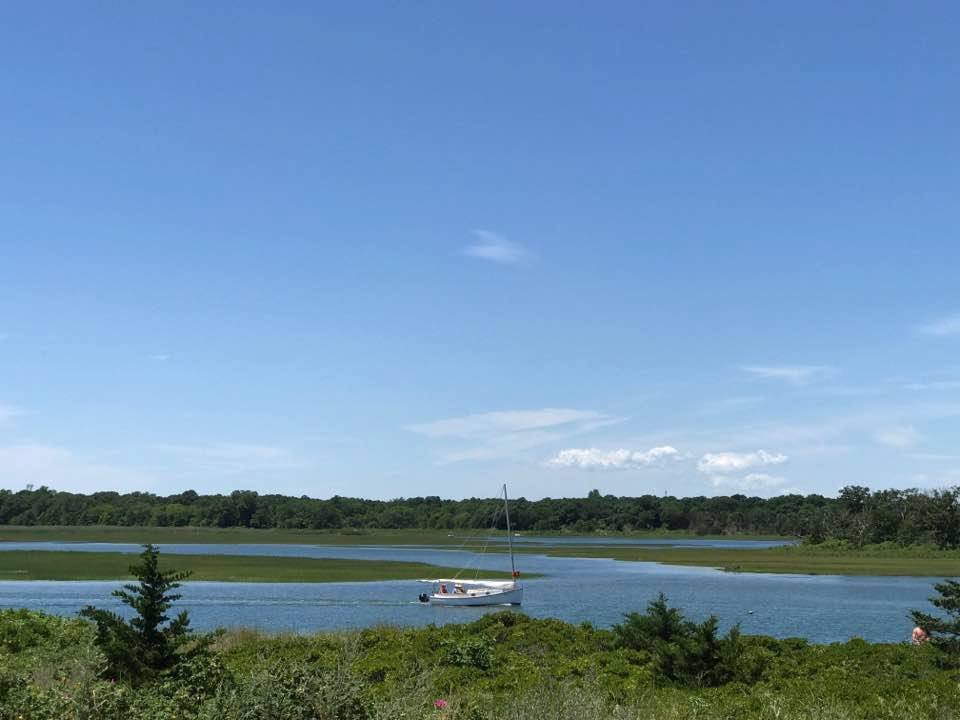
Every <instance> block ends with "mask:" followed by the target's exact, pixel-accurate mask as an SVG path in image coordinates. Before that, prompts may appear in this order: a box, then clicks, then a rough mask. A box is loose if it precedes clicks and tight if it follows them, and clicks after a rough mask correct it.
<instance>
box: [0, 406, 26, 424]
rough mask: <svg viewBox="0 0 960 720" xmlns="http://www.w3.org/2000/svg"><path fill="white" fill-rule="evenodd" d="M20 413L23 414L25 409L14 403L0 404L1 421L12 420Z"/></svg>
mask: <svg viewBox="0 0 960 720" xmlns="http://www.w3.org/2000/svg"><path fill="white" fill-rule="evenodd" d="M19 415H23V411H21V410H20V408H18V407H14V406H13V405H0V422H4V421H6V420H11V419H13V418H15V417H18V416H19Z"/></svg>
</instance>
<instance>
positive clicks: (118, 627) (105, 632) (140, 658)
mask: <svg viewBox="0 0 960 720" xmlns="http://www.w3.org/2000/svg"><path fill="white" fill-rule="evenodd" d="M159 555H160V552H159V550H158V549H157V547H156V546H154V545H144V550H143V552H142V553H141V554H140V562H139V563H138V564H136V565H131V566H130V573H131V574H132V575H133V576H134V577H136V578H137V580H138V581H139V582H137V583H136V584H132V583H131V584H128V585H124V586H123V589H121V590H114V592H113V595H114V596H115V597H117V598H120V601H121V602H123V604H125V605H129V606H130V607H131V608H133V610H134V611H135V612H136V615H135V617H133V618H132V619H131V620H130V621H129V622H128V621H127V620H125V619H124V618H122V617H121V616H120V615H118V614H116V613H112V612H110V611H108V610H102V609H100V608H96V607H93V606H92V605H87V606H86V607H85V608H83V609H82V610H81V611H80V615H82V616H83V617H85V618H87V619H89V620H92V621H93V622H94V623H96V625H97V637H96V642H97V645H98V646H99V647H100V649H101V650H102V651H103V654H104V655H105V656H106V658H107V663H108V667H107V673H109V674H110V675H111V676H114V677H117V678H120V679H125V680H130V681H132V682H138V681H140V680H143V679H146V678H148V677H150V676H152V675H155V674H156V673H159V672H162V671H164V670H168V669H170V668H172V667H173V666H174V665H175V664H176V663H177V660H178V659H179V656H178V655H177V650H178V648H180V647H181V646H182V645H183V644H184V643H185V642H187V641H188V640H190V639H191V633H190V619H189V617H188V616H187V612H186V611H182V612H180V613H179V614H178V615H177V616H176V618H174V619H173V620H172V621H170V618H169V617H168V616H167V611H169V610H170V608H171V607H172V605H173V603H174V602H175V601H177V600H179V599H180V595H179V594H178V593H172V592H171V590H175V589H176V588H178V587H180V582H181V581H182V580H185V579H186V578H187V577H189V575H190V573H189V572H176V571H168V572H162V571H161V570H160V567H159Z"/></svg>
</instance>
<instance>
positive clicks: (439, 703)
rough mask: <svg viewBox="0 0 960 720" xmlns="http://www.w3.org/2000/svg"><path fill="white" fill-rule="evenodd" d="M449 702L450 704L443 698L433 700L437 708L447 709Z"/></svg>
mask: <svg viewBox="0 0 960 720" xmlns="http://www.w3.org/2000/svg"><path fill="white" fill-rule="evenodd" d="M448 704H449V703H447V701H446V700H443V699H440V700H434V701H433V706H434V707H435V708H436V709H437V710H446V709H447V705H448Z"/></svg>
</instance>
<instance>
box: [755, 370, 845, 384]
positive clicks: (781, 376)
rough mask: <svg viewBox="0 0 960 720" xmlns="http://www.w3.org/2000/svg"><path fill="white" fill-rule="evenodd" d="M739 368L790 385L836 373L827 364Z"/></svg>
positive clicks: (816, 379)
mask: <svg viewBox="0 0 960 720" xmlns="http://www.w3.org/2000/svg"><path fill="white" fill-rule="evenodd" d="M740 369H741V370H743V371H744V372H746V373H750V374H751V375H755V376H757V377H762V378H770V379H773V380H784V381H786V382H788V383H790V384H791V385H808V384H809V383H812V382H816V381H818V380H825V379H826V378H828V377H830V376H831V375H834V374H835V373H836V370H835V369H834V368H832V367H829V366H827V365H744V366H742V367H741V368H740Z"/></svg>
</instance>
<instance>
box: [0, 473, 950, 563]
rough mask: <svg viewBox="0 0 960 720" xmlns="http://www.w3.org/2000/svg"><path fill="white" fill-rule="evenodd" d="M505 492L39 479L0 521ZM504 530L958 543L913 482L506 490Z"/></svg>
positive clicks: (394, 516) (356, 508) (493, 515)
mask: <svg viewBox="0 0 960 720" xmlns="http://www.w3.org/2000/svg"><path fill="white" fill-rule="evenodd" d="M502 507H503V504H502V500H500V499H498V498H469V499H465V500H444V499H441V498H440V497H436V496H428V497H412V498H399V499H395V500H365V499H361V498H349V497H341V496H334V497H332V498H329V499H326V500H321V499H317V498H310V497H307V496H305V495H304V496H301V497H290V496H285V495H260V494H258V493H256V492H253V491H250V490H237V491H235V492H232V493H230V494H229V495H199V494H197V493H196V492H194V491H192V490H188V491H186V492H183V493H179V494H176V495H167V496H160V495H153V494H150V493H140V492H135V493H125V494H120V493H116V492H98V493H93V494H90V495H83V494H76V493H68V492H57V491H55V490H51V489H49V488H46V487H41V488H38V489H27V490H20V491H17V492H14V491H12V490H0V525H110V526H134V527H136V526H153V527H183V526H193V527H218V528H232V527H245V528H264V529H266V528H301V529H327V530H349V529H355V530H362V529H369V528H384V529H399V528H410V529H446V530H457V529H471V528H491V527H497V528H499V529H503V528H504V526H505V519H504V516H503V512H502ZM510 517H511V521H512V525H513V528H514V529H515V530H518V531H521V532H571V533H593V532H636V531H657V530H671V531H686V532H691V533H696V534H718V535H736V534H770V535H785V536H791V537H798V538H803V539H805V540H807V541H809V542H813V543H819V542H823V541H824V540H843V541H846V542H849V543H851V544H852V545H854V546H857V547H861V546H863V545H866V544H872V543H882V542H893V543H898V544H901V545H913V544H920V543H930V544H935V545H937V546H938V547H941V548H956V547H960V487H957V488H950V489H941V490H931V491H921V490H916V489H908V490H877V491H871V490H870V489H869V488H867V487H862V486H857V485H851V486H847V487H845V488H843V489H842V490H841V491H840V493H839V494H838V496H837V497H835V498H831V497H826V496H823V495H806V496H803V495H780V496H777V497H772V498H759V497H748V496H745V495H730V496H721V497H685V498H677V497H672V496H663V497H659V496H656V495H641V496H639V497H616V496H613V495H601V494H600V492H599V491H597V490H592V491H591V492H590V493H589V494H588V495H587V497H581V498H544V499H542V500H527V499H525V498H518V499H516V500H511V503H510Z"/></svg>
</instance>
